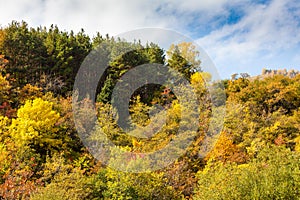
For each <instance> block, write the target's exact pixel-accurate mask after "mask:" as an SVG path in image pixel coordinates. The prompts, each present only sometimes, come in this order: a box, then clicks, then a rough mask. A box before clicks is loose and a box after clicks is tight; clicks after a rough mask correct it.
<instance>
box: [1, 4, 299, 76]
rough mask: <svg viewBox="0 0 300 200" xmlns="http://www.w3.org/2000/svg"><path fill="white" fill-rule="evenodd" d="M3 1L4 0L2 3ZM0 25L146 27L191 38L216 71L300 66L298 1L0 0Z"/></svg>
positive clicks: (114, 30) (116, 29) (107, 30)
mask: <svg viewBox="0 0 300 200" xmlns="http://www.w3.org/2000/svg"><path fill="white" fill-rule="evenodd" d="M1 1H3V2H1ZM0 3H1V5H2V6H1V8H0V24H1V25H2V26H6V25H7V24H8V23H10V22H11V21H12V20H18V21H19V20H25V21H27V22H28V23H29V25H30V26H33V27H36V26H39V25H42V26H44V25H45V26H50V25H51V24H57V25H58V26H59V27H60V28H61V29H64V30H75V31H78V30H80V29H81V28H84V29H85V30H86V32H87V33H89V34H90V35H91V36H93V35H94V34H95V33H96V32H97V31H99V32H100V33H102V34H103V35H104V34H106V33H109V34H110V35H112V36H113V35H117V34H119V33H122V32H126V31H130V30H134V29H137V28H145V27H159V28H166V29H171V30H175V31H177V32H180V33H183V34H185V35H187V36H189V37H191V38H192V39H193V40H194V41H195V42H197V44H199V45H200V46H201V47H202V48H203V49H204V50H205V51H206V53H207V54H208V55H209V56H210V58H211V59H212V61H213V62H214V63H215V65H216V67H217V69H218V71H219V74H220V75H221V77H223V78H229V77H230V75H231V74H233V73H240V72H247V73H249V74H251V75H256V74H260V73H261V70H262V68H270V69H281V68H287V69H297V70H300V1H299V0H257V1H251V0H185V1H181V0H151V1H150V0H147V1H146V0H123V1H121V0H107V1H103V0H10V1H6V0H5V1H4V0H0Z"/></svg>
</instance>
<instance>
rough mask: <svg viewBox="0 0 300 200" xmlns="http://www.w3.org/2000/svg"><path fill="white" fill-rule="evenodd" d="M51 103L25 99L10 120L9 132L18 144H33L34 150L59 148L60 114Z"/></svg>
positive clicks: (39, 99)
mask: <svg viewBox="0 0 300 200" xmlns="http://www.w3.org/2000/svg"><path fill="white" fill-rule="evenodd" d="M52 106H53V105H52V103H51V102H49V101H45V100H42V99H41V98H36V99H34V100H28V101H26V103H25V105H24V106H22V107H21V108H20V109H19V110H18V112H17V118H16V119H13V120H12V124H11V126H10V133H11V136H12V138H13V139H14V140H15V141H16V143H17V144H19V145H21V146H22V145H33V146H34V147H35V148H37V149H36V150H38V151H40V150H46V151H47V150H49V149H52V148H53V147H54V148H58V147H60V148H61V145H62V139H61V136H59V134H58V127H57V126H56V123H57V122H58V120H59V118H60V115H59V113H57V112H56V111H54V110H53V109H52Z"/></svg>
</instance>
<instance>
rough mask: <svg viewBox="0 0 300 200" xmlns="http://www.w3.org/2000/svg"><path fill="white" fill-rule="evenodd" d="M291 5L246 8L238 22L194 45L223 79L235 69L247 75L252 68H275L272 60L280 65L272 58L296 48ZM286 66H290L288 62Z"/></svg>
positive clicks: (276, 1) (295, 23) (298, 39)
mask: <svg viewBox="0 0 300 200" xmlns="http://www.w3.org/2000/svg"><path fill="white" fill-rule="evenodd" d="M295 6H299V3H297V1H293V0H287V1H282V0H273V1H272V2H271V3H270V4H269V5H255V4H252V5H249V7H248V8H247V10H246V15H245V16H244V17H243V18H242V19H241V21H239V22H238V23H236V24H234V25H225V26H224V27H222V28H220V29H219V30H215V31H213V32H211V33H210V34H209V35H206V36H205V37H203V38H200V39H199V40H198V42H199V44H200V45H202V46H203V47H204V49H206V50H207V51H208V53H209V55H210V56H211V57H212V58H213V60H214V61H215V63H216V65H217V66H218V67H219V69H220V71H222V73H225V74H226V73H227V74H226V76H227V77H228V75H230V73H233V72H235V71H234V70H237V69H238V71H244V72H247V71H248V72H249V71H253V70H252V69H251V68H253V67H258V68H262V67H265V66H268V65H273V66H271V67H275V68H276V67H277V66H274V64H275V65H276V63H274V62H273V60H274V59H276V60H277V61H278V65H279V64H281V63H282V60H278V58H276V57H277V56H280V54H282V53H283V52H284V51H288V50H289V49H290V48H297V46H298V45H299V42H300V34H299V32H300V28H299V21H297V20H296V19H295V18H296V17H297V15H296V14H295V13H291V12H290V9H291V8H293V9H295V8H296V7H295ZM298 10H300V9H298ZM296 11H297V9H296ZM298 12H299V11H298ZM281 57H282V59H284V57H283V56H281ZM259 61H260V62H259ZM286 63H289V64H291V63H290V62H289V61H286ZM257 65H261V66H257ZM298 65H299V63H298ZM287 67H289V66H287ZM293 67H294V66H293ZM228 73H229V74H228Z"/></svg>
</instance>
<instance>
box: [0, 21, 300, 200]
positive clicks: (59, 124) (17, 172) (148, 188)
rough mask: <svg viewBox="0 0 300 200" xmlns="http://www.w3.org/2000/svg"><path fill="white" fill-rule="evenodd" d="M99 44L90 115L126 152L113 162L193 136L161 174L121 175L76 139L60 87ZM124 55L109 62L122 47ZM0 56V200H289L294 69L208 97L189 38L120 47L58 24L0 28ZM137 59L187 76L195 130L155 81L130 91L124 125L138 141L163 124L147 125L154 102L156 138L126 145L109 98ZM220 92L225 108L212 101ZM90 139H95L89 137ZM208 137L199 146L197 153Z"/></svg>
mask: <svg viewBox="0 0 300 200" xmlns="http://www.w3.org/2000/svg"><path fill="white" fill-rule="evenodd" d="M103 43H105V44H106V46H107V48H108V49H109V52H110V55H111V56H112V57H113V59H112V60H113V61H112V62H111V63H109V67H108V69H107V70H106V72H105V76H103V77H101V79H100V81H99V86H98V91H97V94H98V95H97V101H96V105H95V107H96V110H97V118H98V122H99V124H100V125H101V127H102V129H103V130H104V133H105V135H107V137H108V138H109V139H110V140H111V141H112V142H113V143H114V144H116V145H117V146H119V147H120V148H121V149H123V150H126V151H127V152H129V154H128V157H127V159H126V160H122V159H120V158H118V157H115V158H113V160H111V163H113V164H114V165H115V166H118V165H123V164H124V163H127V164H129V165H130V167H132V166H137V167H140V168H143V167H145V166H147V162H145V160H144V159H143V158H142V157H134V156H132V154H130V152H132V153H147V152H151V151H155V150H159V149H162V148H164V147H165V146H166V145H167V144H168V143H169V142H171V141H172V140H174V138H175V137H176V134H177V131H178V130H179V127H180V126H183V129H182V130H184V132H183V135H184V136H185V137H187V138H189V137H190V136H189V134H193V135H195V136H194V137H193V138H192V139H190V141H191V145H190V146H189V147H188V148H187V149H186V152H185V153H184V154H183V155H182V156H180V157H179V158H178V159H177V160H176V161H175V162H174V163H172V164H171V165H169V166H168V167H167V168H164V169H159V170H156V171H148V172H144V173H127V172H119V171H116V170H114V169H113V168H109V167H106V166H104V165H103V163H102V162H101V160H95V158H93V156H92V155H91V154H90V153H89V151H88V150H87V148H86V147H85V146H84V145H83V144H82V141H81V140H80V138H79V136H78V133H77V131H76V129H75V124H74V120H73V112H72V100H71V96H70V95H71V93H70V91H72V87H73V83H74V78H75V76H76V73H77V71H78V69H79V67H80V65H81V62H82V61H83V59H84V58H85V57H86V55H87V54H88V53H89V52H90V51H91V50H92V49H94V48H96V47H97V46H98V45H99V44H103ZM133 48H134V49H135V51H129V52H128V53H126V54H125V55H118V52H119V50H120V49H121V50H124V49H133ZM0 52H1V56H0V70H1V74H0V109H1V110H0V198H1V199H66V200H67V199H68V200H69V199H78V200H79V199H299V196H300V191H299V188H300V162H299V161H300V121H299V119H300V118H299V116H300V109H299V107H300V75H299V74H298V75H295V76H294V77H286V76H283V75H275V76H272V77H267V78H264V79H256V80H249V79H248V78H247V77H241V78H235V79H233V80H223V81H222V84H221V83H218V84H216V83H213V84H215V85H214V87H215V88H216V90H214V94H213V95H212V96H211V94H210V92H209V90H208V87H207V84H208V82H210V78H211V77H210V75H209V74H207V73H205V72H201V69H200V66H201V65H200V61H199V60H197V54H198V53H199V52H197V51H195V50H194V49H193V46H192V44H191V43H181V44H177V45H173V46H171V47H170V49H169V50H168V51H165V50H163V49H162V48H160V47H159V46H158V45H156V44H152V43H150V44H146V45H142V44H141V43H140V42H135V43H129V42H126V41H124V40H121V39H117V38H111V37H109V36H105V37H102V36H101V35H100V34H99V33H98V34H96V37H94V38H92V39H91V38H90V37H89V36H88V35H86V34H85V33H84V31H81V32H79V33H76V34H75V33H73V32H72V31H71V32H70V33H68V32H65V31H60V30H59V29H58V27H56V26H51V27H50V28H42V27H40V28H36V29H34V28H29V27H28V25H27V24H26V23H25V22H21V23H18V22H12V23H11V24H10V25H9V26H8V27H4V28H2V29H1V30H0ZM114 55H116V56H115V57H114ZM166 55H168V56H166ZM186 55H189V56H186ZM144 63H160V64H163V65H168V66H170V67H171V68H173V69H176V70H177V71H179V72H181V73H182V74H183V75H184V76H185V77H186V78H187V79H188V80H189V82H190V84H191V86H192V88H193V89H194V92H195V94H196V97H197V100H198V101H199V102H200V103H199V110H200V111H201V113H200V115H199V117H198V118H199V119H198V120H197V123H196V126H197V128H196V129H195V130H196V131H194V132H193V133H192V132H189V131H190V129H189V127H190V124H191V123H188V122H191V121H192V119H193V115H192V114H193V113H191V112H187V111H188V110H189V109H191V108H190V107H189V105H184V106H182V105H181V102H179V101H178V99H177V98H176V96H175V94H174V93H172V92H171V91H170V90H169V88H165V87H161V86H158V85H147V86H146V87H142V88H139V89H138V90H137V91H136V92H135V94H134V95H133V96H132V99H131V103H130V105H129V112H130V116H131V120H132V122H133V123H134V124H135V126H137V127H140V129H136V130H135V131H136V132H134V134H136V135H137V136H138V135H145V134H147V131H148V130H147V129H146V130H145V129H142V128H141V127H145V126H146V125H148V124H150V123H151V119H155V120H157V121H159V120H161V119H160V115H159V114H157V113H154V114H152V115H151V118H150V115H149V112H151V111H152V110H153V109H154V107H155V106H154V105H155V104H160V105H161V106H162V107H164V108H165V109H166V123H165V124H164V125H162V126H161V127H149V128H153V129H156V128H157V130H158V132H157V133H156V134H155V135H153V136H152V137H147V138H136V137H134V136H132V135H128V134H126V133H124V132H123V131H122V130H121V129H120V127H118V125H117V123H116V122H115V120H114V118H113V108H112V105H111V103H110V98H111V94H112V90H113V88H114V86H115V84H116V82H117V80H118V79H119V78H120V77H121V76H122V75H123V74H125V73H126V72H127V71H128V70H130V69H132V68H134V67H135V66H138V65H141V64H144ZM175 81H176V80H175ZM222 85H224V87H225V93H226V105H224V104H222V103H221V102H222V91H221V90H222ZM181 89H182V91H184V90H185V89H186V88H181ZM212 98H214V99H213V100H212ZM85 101H88V100H86V99H84V100H83V101H82V104H83V105H85V104H84V103H85ZM212 104H215V109H216V110H217V112H216V113H217V114H216V116H215V118H212V106H213V105H212ZM87 105H88V104H87ZM83 108H84V110H82V112H81V116H82V119H89V116H90V113H92V112H93V110H92V109H91V108H90V107H89V106H86V107H83ZM222 109H226V116H225V119H224V127H223V129H222V131H221V133H220V135H214V134H212V135H207V133H208V130H209V128H210V127H209V125H210V124H213V123H217V122H215V121H214V120H222V114H221V113H222V112H218V110H222ZM218 114H219V115H220V116H219V117H220V118H218ZM183 116H184V119H183ZM125 120H127V119H125ZM211 121H213V122H212V123H211ZM182 122H183V123H182ZM141 130H143V131H141ZM211 131H214V130H211ZM210 133H211V132H210ZM89 139H91V140H93V141H95V142H97V141H101V140H102V138H101V137H99V135H98V134H97V131H95V133H92V134H91V135H90V138H89ZM207 139H208V140H210V141H211V142H210V143H209V144H210V146H209V147H208V146H203V144H204V141H205V140H207ZM204 147H205V148H207V149H210V151H209V152H208V154H206V155H203V154H201V153H202V152H203V148H204ZM177 150H178V149H174V152H176V151H177ZM163 156H164V155H162V157H163ZM166 156H167V155H166Z"/></svg>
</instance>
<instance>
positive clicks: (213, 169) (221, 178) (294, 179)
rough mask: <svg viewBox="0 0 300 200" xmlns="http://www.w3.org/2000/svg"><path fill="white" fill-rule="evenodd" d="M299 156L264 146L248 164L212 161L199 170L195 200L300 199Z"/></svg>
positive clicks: (288, 151) (286, 150)
mask: <svg viewBox="0 0 300 200" xmlns="http://www.w3.org/2000/svg"><path fill="white" fill-rule="evenodd" d="M299 159H300V155H299V154H296V153H294V152H291V151H290V150H288V149H284V148H282V147H269V148H264V149H263V150H262V151H261V152H260V153H259V154H258V156H257V158H256V159H254V160H252V161H250V162H249V163H247V164H242V165H237V164H236V163H228V164H225V165H224V164H222V163H220V162H217V163H214V162H211V163H209V164H207V165H206V167H205V169H204V170H203V171H200V172H199V173H198V178H199V181H198V188H197V189H196V191H195V193H196V194H195V197H194V198H195V199H299V194H300V191H299V187H300V173H299V172H300V171H299V169H300V168H299V167H300V166H299V163H300V162H299Z"/></svg>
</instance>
